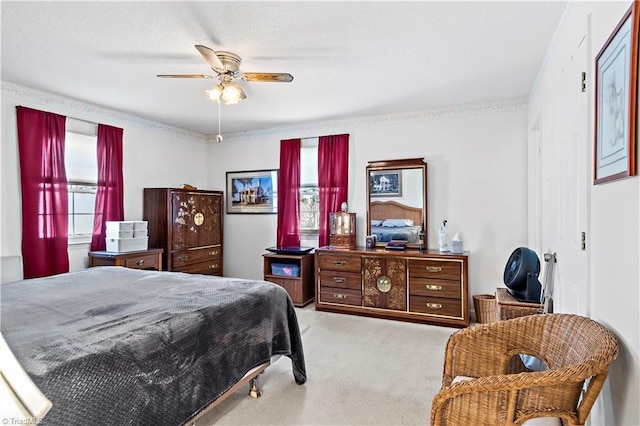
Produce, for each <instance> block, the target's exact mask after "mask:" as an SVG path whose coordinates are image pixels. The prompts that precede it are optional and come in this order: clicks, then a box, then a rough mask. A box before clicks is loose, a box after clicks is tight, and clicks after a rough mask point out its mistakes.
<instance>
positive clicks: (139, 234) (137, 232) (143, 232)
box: [132, 228, 149, 238]
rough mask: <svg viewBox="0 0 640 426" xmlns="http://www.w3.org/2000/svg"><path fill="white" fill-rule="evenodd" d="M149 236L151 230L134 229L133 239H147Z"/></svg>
mask: <svg viewBox="0 0 640 426" xmlns="http://www.w3.org/2000/svg"><path fill="white" fill-rule="evenodd" d="M148 235H149V230H148V229H147V228H144V229H138V228H133V235H132V237H133V238H140V237H146V236H148Z"/></svg>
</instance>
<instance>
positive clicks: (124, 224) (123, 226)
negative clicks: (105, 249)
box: [106, 220, 133, 233]
mask: <svg viewBox="0 0 640 426" xmlns="http://www.w3.org/2000/svg"><path fill="white" fill-rule="evenodd" d="M106 224H107V225H106V230H107V233H109V232H118V231H133V222H132V221H124V220H120V221H107V222H106Z"/></svg>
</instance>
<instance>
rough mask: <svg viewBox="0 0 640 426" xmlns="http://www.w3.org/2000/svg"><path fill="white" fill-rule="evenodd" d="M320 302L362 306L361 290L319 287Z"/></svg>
mask: <svg viewBox="0 0 640 426" xmlns="http://www.w3.org/2000/svg"><path fill="white" fill-rule="evenodd" d="M320 302H321V303H338V304H341V305H352V306H362V292H361V291H359V290H352V289H346V288H332V287H321V288H320Z"/></svg>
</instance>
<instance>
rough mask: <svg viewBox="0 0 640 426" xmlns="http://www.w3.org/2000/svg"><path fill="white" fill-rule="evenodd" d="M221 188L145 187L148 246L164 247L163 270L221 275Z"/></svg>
mask: <svg viewBox="0 0 640 426" xmlns="http://www.w3.org/2000/svg"><path fill="white" fill-rule="evenodd" d="M222 209H223V194H222V191H205V190H186V189H177V188H145V189H144V210H143V219H144V220H146V221H148V222H149V247H157V248H163V249H164V262H163V264H164V267H165V270H167V271H177V272H188V273H194V274H209V275H222V274H223V271H222V261H223V256H222V255H223V245H222V241H223V239H222V229H223V228H222V211H223V210H222Z"/></svg>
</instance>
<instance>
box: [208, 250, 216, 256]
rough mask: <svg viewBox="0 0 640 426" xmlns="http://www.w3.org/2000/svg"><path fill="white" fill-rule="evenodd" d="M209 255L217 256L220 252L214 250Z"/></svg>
mask: <svg viewBox="0 0 640 426" xmlns="http://www.w3.org/2000/svg"><path fill="white" fill-rule="evenodd" d="M209 254H210V255H211V256H215V255H216V254H218V251H217V250H213V251H210V252H209Z"/></svg>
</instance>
